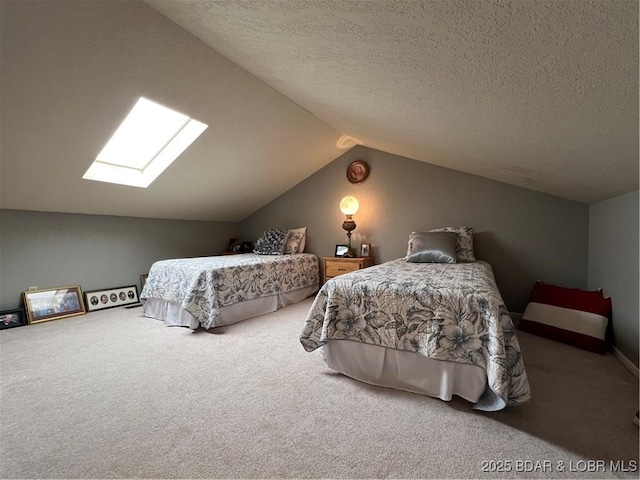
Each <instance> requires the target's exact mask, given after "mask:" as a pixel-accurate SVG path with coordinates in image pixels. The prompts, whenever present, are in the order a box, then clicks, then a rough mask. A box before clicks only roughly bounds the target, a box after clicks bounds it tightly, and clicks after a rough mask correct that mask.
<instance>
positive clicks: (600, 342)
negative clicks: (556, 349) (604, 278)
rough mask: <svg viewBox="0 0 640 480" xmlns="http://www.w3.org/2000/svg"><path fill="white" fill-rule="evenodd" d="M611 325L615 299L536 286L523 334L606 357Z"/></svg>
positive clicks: (544, 285)
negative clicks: (612, 306) (608, 332)
mask: <svg viewBox="0 0 640 480" xmlns="http://www.w3.org/2000/svg"><path fill="white" fill-rule="evenodd" d="M610 321H611V298H609V297H607V298H605V296H604V294H603V293H602V290H597V291H586V290H580V289H577V288H564V287H558V286H555V285H546V284H544V283H542V282H536V284H535V285H534V287H533V292H531V298H530V299H529V304H528V305H527V308H526V309H525V311H524V314H523V315H522V321H521V322H520V327H519V328H520V330H523V331H525V332H529V333H533V334H536V335H540V336H542V337H547V338H551V339H553V340H557V341H559V342H563V343H567V344H569V345H573V346H576V347H579V348H584V349H585V350H590V351H592V352H598V353H604V352H605V349H606V341H607V328H608V326H609V322H610Z"/></svg>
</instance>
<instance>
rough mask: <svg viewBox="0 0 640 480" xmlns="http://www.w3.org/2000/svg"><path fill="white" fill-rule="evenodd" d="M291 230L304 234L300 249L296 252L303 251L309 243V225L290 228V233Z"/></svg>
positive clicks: (299, 245)
mask: <svg viewBox="0 0 640 480" xmlns="http://www.w3.org/2000/svg"><path fill="white" fill-rule="evenodd" d="M291 232H295V233H301V234H302V240H300V243H299V244H298V251H297V252H296V253H303V252H304V246H305V245H306V243H307V227H300V228H294V229H293V230H289V233H291Z"/></svg>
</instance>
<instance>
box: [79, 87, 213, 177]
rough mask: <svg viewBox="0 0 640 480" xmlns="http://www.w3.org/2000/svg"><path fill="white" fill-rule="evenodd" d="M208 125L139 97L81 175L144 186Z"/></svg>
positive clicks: (165, 167) (162, 170) (163, 169)
mask: <svg viewBox="0 0 640 480" xmlns="http://www.w3.org/2000/svg"><path fill="white" fill-rule="evenodd" d="M207 128H208V125H206V124H205V123H202V122H199V121H198V120H195V119H193V118H190V117H189V116H187V115H185V114H183V113H180V112H177V111H175V110H173V109H170V108H168V107H165V106H163V105H160V104H159V103H156V102H153V101H151V100H149V99H147V98H145V97H140V98H139V99H138V101H137V102H136V104H135V105H134V107H133V108H132V109H131V111H130V112H129V113H128V114H127V116H126V117H125V119H124V120H123V121H122V123H121V124H120V126H119V127H118V129H117V130H116V132H115V133H114V134H113V136H112V137H111V138H110V139H109V141H108V142H107V143H106V144H105V146H104V147H103V149H102V150H101V151H100V153H99V154H98V156H97V157H96V159H95V160H94V162H93V163H92V164H91V166H90V167H89V169H88V170H87V171H86V172H85V174H84V175H83V176H82V178H84V179H86V180H94V181H99V182H108V183H116V184H120V185H128V186H132V187H140V188H147V187H148V186H149V185H151V183H152V182H153V181H154V180H155V179H156V178H158V176H159V175H160V174H161V173H162V172H164V171H165V170H166V169H167V167H169V165H171V164H172V163H173V162H174V161H175V160H176V159H177V158H178V157H179V156H180V155H181V154H182V153H183V152H184V151H185V150H186V149H187V148H188V147H189V146H190V145H191V144H192V143H193V142H194V141H195V140H196V139H197V138H198V137H199V136H200V135H201V134H202V132H204V131H205V130H206V129H207ZM158 134H162V135H158ZM145 141H146V143H145Z"/></svg>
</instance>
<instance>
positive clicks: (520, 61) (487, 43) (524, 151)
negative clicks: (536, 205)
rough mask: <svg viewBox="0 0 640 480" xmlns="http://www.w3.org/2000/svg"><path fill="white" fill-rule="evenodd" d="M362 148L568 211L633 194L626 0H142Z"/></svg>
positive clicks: (634, 43)
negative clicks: (559, 202) (554, 201)
mask: <svg viewBox="0 0 640 480" xmlns="http://www.w3.org/2000/svg"><path fill="white" fill-rule="evenodd" d="M146 3H147V4H149V5H151V6H152V7H154V8H155V9H157V10H158V11H160V12H161V13H163V14H164V15H166V16H167V17H168V18H169V19H171V20H173V21H174V22H176V23H177V24H178V25H181V26H182V27H183V28H185V29H186V30H188V31H189V32H191V33H192V34H193V35H194V36H196V37H197V38H199V39H200V40H202V41H203V42H204V43H206V44H208V45H209V46H211V47H212V48H213V49H215V50H216V51H218V52H220V53H222V55H224V56H225V57H227V58H228V59H230V60H232V61H233V62H234V63H236V64H237V65H239V66H240V67H242V68H243V69H245V70H247V71H248V72H250V73H252V74H253V75H255V76H257V77H258V78H260V79H262V80H263V81H264V82H266V83H267V84H269V85H271V86H272V87H273V88H275V89H276V90H277V91H278V92H280V93H282V94H283V95H285V96H286V97H288V98H290V99H292V100H293V101H294V102H296V103H297V104H298V105H300V106H302V107H303V108H304V109H306V110H307V111H309V112H311V113H312V114H313V115H315V116H316V117H318V118H319V119H321V120H323V121H324V122H326V123H327V124H328V125H330V126H332V127H333V128H334V129H336V130H337V131H339V132H341V133H345V134H348V135H350V136H352V137H355V138H357V139H359V140H361V141H362V143H363V144H364V145H365V146H369V147H372V148H377V149H380V150H384V151H387V152H391V153H395V154H399V155H403V156H407V157H410V158H414V159H417V160H422V161H426V162H430V163H434V164H437V165H442V166H446V167H449V168H453V169H456V170H461V171H465V172H469V173H474V174H478V175H482V176H484V177H489V178H493V179H496V180H501V181H504V182H507V183H511V184H514V185H519V186H523V187H527V188H531V189H534V190H538V191H541V192H546V193H550V194H554V195H558V196H561V197H565V198H568V199H572V200H577V201H581V202H587V203H591V202H595V201H599V200H602V199H605V198H609V197H613V196H616V195H619V194H623V193H626V192H629V191H632V190H637V189H638V2H637V1H636V0H633V1H625V0H615V1H613V0H577V1H571V0H562V1H559V0H552V1H539V0H527V1H502V0H494V1H478V0H465V1H462V0H457V1H455V0H449V1H440V0H438V1H418V0H416V1H410V0H399V1H393V0H366V1H348V2H347V1H335V0H310V1H305V0H278V1H276V0H263V1H260V0H252V1H240V0H235V1H211V0H202V1H197V0H181V1H175V0H147V1H146Z"/></svg>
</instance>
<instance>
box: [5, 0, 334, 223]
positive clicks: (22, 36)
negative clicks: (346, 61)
mask: <svg viewBox="0 0 640 480" xmlns="http://www.w3.org/2000/svg"><path fill="white" fill-rule="evenodd" d="M0 8H1V21H2V24H1V27H2V29H1V35H2V37H1V43H0V48H1V51H0V53H1V55H0V60H1V71H0V74H1V82H0V88H1V95H0V102H1V104H0V105H1V111H0V114H1V129H0V153H1V158H0V161H1V164H0V177H1V178H0V186H1V188H0V201H1V206H2V208H9V209H24V210H37V211H54V212H72V213H88V214H102V215H122V216H133V217H149V218H171V219H186V220H216V221H240V220H242V219H244V218H245V217H246V216H248V215H250V214H251V213H253V212H254V211H255V210H257V209H259V208H260V207H261V206H263V205H265V204H266V203H268V202H269V201H271V200H273V199H274V198H276V197H278V196H279V195H281V194H282V193H283V192H285V191H287V190H288V189H289V188H291V187H293V186H294V185H296V184H297V183H299V182H300V181H302V180H303V179H305V178H306V177H308V176H309V175H311V174H313V173H314V172H316V171H317V170H319V169H320V168H322V167H323V166H324V165H326V164H327V163H329V162H331V161H332V160H333V159H335V158H336V157H337V156H338V155H340V154H341V153H343V152H344V150H340V149H339V148H337V146H336V144H337V141H338V139H339V137H340V135H339V133H338V132H337V131H336V130H335V129H334V128H333V127H331V126H329V125H327V124H326V123H324V122H322V121H321V120H319V119H318V118H317V117H314V116H313V115H312V114H310V113H309V112H307V111H306V110H304V109H303V108H301V107H300V106H298V105H296V104H295V103H294V102H292V101H291V100H289V99H287V98H286V97H284V96H283V95H282V94H280V93H278V92H277V91H276V90H274V89H273V88H272V87H270V86H268V85H267V84H265V83H264V82H262V81H261V80H259V79H257V78H256V77H254V76H252V75H250V74H249V73H247V72H246V71H244V70H242V69H241V68H239V67H238V66H236V65H235V64H233V63H232V62H231V61H229V60H227V59H226V58H224V57H223V56H222V55H220V54H219V53H217V52H215V51H213V50H212V49H211V48H209V47H208V46H206V45H204V44H203V43H202V42H201V41H199V40H198V39H196V38H195V37H193V36H192V35H191V34H189V33H188V32H186V31H185V30H184V29H182V28H181V27H179V26H177V25H176V24H175V23H173V22H171V21H169V20H168V19H167V18H166V17H164V16H163V15H161V14H160V13H158V12H157V11H155V10H154V9H152V8H151V7H149V6H148V5H145V4H144V3H142V2H135V1H121V2H118V1H95V2H94V1H89V2H87V1H77V2H69V1H43V2H38V1H27V2H22V1H18V2H12V1H4V0H3V1H2V2H1V3H0ZM140 96H145V97H147V98H149V99H151V100H154V101H156V102H159V103H161V104H163V105H165V106H167V107H170V108H173V109H175V110H178V111H180V112H184V113H186V114H187V115H189V116H191V117H193V118H195V119H197V120H199V121H201V122H204V123H206V124H207V125H209V128H207V130H205V132H204V133H203V134H202V135H201V136H200V137H199V138H198V139H197V140H196V142H195V143H194V144H193V145H192V146H191V147H190V148H189V149H187V150H186V151H185V153H184V154H183V155H181V156H180V157H179V158H178V159H177V160H176V161H175V162H174V163H173V164H172V165H171V166H170V167H169V169H167V170H166V171H165V172H164V173H163V174H162V175H161V176H160V177H159V178H158V179H157V180H156V181H155V182H154V183H152V184H151V186H149V187H148V188H146V189H141V188H135V187H127V186H121V185H115V184H109V183H101V182H94V181H90V180H83V179H82V175H83V174H84V173H85V171H86V170H87V168H88V167H89V165H90V164H91V162H93V160H94V159H95V157H96V155H97V154H98V153H99V152H100V151H101V150H102V148H103V147H104V145H105V144H106V142H107V140H108V139H109V138H110V137H111V135H112V134H113V132H114V131H115V130H116V129H117V127H118V126H119V124H120V122H121V121H122V120H123V119H124V117H125V116H126V115H127V113H128V112H129V111H130V110H131V108H132V107H133V105H134V104H135V102H136V101H137V99H138V98H139V97H140Z"/></svg>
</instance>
